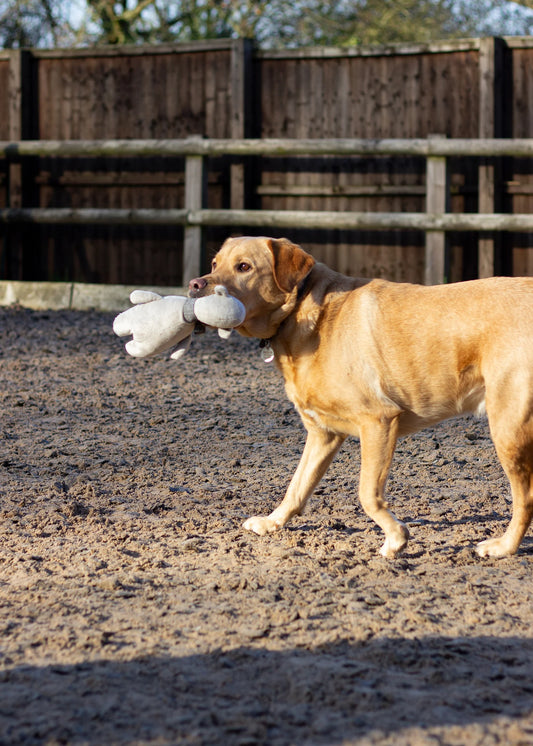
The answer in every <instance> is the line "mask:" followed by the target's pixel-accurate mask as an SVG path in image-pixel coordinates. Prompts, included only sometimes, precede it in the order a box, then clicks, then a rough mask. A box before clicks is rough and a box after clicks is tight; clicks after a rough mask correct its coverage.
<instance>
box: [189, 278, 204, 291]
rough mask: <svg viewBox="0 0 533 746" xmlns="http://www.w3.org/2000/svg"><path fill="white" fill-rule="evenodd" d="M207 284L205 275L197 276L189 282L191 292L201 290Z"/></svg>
mask: <svg viewBox="0 0 533 746" xmlns="http://www.w3.org/2000/svg"><path fill="white" fill-rule="evenodd" d="M206 285H207V280H204V278H203V277H195V278H194V280H191V281H190V282H189V292H191V293H197V292H198V291H199V290H203V289H204V288H205V287H206Z"/></svg>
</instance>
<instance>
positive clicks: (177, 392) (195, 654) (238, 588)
mask: <svg viewBox="0 0 533 746" xmlns="http://www.w3.org/2000/svg"><path fill="white" fill-rule="evenodd" d="M111 321H112V316H110V315H109V314H102V313H81V312H46V313H43V312H32V311H28V310H23V309H5V308H4V309H0V341H1V345H0V397H1V402H2V410H1V412H2V413H1V415H0V423H1V428H2V454H1V458H2V464H1V470H0V535H1V540H0V744H24V745H25V746H26V745H27V746H32V745H34V744H43V745H44V744H46V745H48V746H52V744H54V745H55V744H76V746H81V745H82V744H89V745H90V746H101V745H102V744H104V745H107V744H110V745H111V744H132V745H133V744H154V745H158V746H159V745H162V744H209V745H210V746H218V745H219V744H220V745H222V744H224V745H225V746H226V745H227V744H230V745H232V744H272V745H273V746H281V745H286V744H287V745H288V744H317V745H319V744H326V745H330V746H334V745H337V744H339V745H340V744H382V745H390V746H402V745H403V744H458V745H462V744H468V746H476V745H479V746H490V745H491V744H505V745H508V744H522V745H524V744H533V578H532V569H533V540H532V538H531V531H530V533H529V538H527V539H526V540H525V542H524V545H523V547H522V549H521V551H520V553H519V554H518V555H517V556H515V557H512V558H509V559H504V560H490V559H485V560H481V559H479V558H477V557H476V556H475V555H474V553H473V547H474V545H475V543H476V542H477V541H479V540H481V539H483V538H486V537H488V536H491V535H493V534H494V533H495V532H502V531H503V529H504V527H505V525H506V522H507V520H508V517H509V514H510V505H509V490H508V485H507V482H506V479H505V478H504V475H503V473H502V471H501V469H500V467H499V464H498V462H497V460H496V457H495V453H494V450H493V447H492V443H491V441H490V438H489V436H488V430H487V426H486V423H485V422H484V421H482V420H474V419H471V418H470V419H462V420H456V421H453V422H451V423H447V424H445V425H442V426H440V427H439V428H435V429H434V430H428V431H425V432H424V433H419V434H417V435H416V436H413V437H410V438H407V439H405V440H403V441H401V442H400V444H399V448H398V452H397V455H396V459H395V463H394V467H393V471H392V474H391V478H390V482H389V494H390V498H391V502H392V503H393V506H394V509H395V511H396V513H397V514H398V516H399V517H401V518H402V519H403V520H404V521H406V522H407V523H408V525H409V527H410V531H411V536H412V539H411V542H410V544H409V548H408V550H407V552H406V553H405V555H404V556H403V557H402V558H400V559H398V560H395V561H388V560H385V559H383V558H381V557H380V556H379V555H378V549H379V546H380V544H381V537H380V535H379V533H378V531H377V530H376V528H375V527H374V526H373V525H372V524H371V523H370V522H369V520H368V519H367V518H366V517H365V516H364V514H363V513H362V511H361V509H360V507H359V505H358V503H357V500H356V498H355V493H356V488H357V478H358V469H359V445H358V443H357V442H356V441H351V442H348V443H347V444H345V446H344V447H343V450H342V451H341V453H340V455H339V457H338V458H337V460H336V461H335V463H334V464H333V466H332V467H331V469H330V471H329V472H328V474H327V475H326V477H325V479H324V481H323V482H322V484H321V485H320V487H319V489H318V491H317V494H316V496H315V497H314V498H313V500H312V501H311V506H310V509H309V510H308V511H307V513H306V514H305V515H303V516H301V517H300V518H298V519H295V520H294V522H293V523H292V524H291V525H290V526H289V527H287V528H285V529H284V530H283V531H282V532H280V533H278V534H276V535H271V536H267V537H263V538H259V537H257V536H255V535H252V534H248V533H246V532H245V531H244V530H243V529H242V528H241V524H242V522H243V520H244V519H245V518H246V517H247V516H249V515H252V514H255V513H263V512H265V511H270V510H271V509H272V507H274V505H276V503H277V502H278V501H279V499H280V498H281V496H282V495H283V492H284V490H285V488H286V486H287V484H288V481H289V479H290V476H291V474H292V472H293V470H294V468H295V466H296V464H297V462H298V458H299V454H300V452H301V449H302V446H303V442H304V432H303V428H302V426H301V424H300V422H299V419H298V417H297V415H296V413H295V412H294V411H293V409H292V408H291V406H290V405H289V403H288V402H287V400H286V399H285V396H284V392H283V386H282V383H281V380H280V377H279V374H278V373H277V371H276V370H275V368H274V366H272V365H265V364H264V363H263V362H262V361H261V359H260V356H259V349H258V346H257V343H255V342H253V341H247V340H243V339H241V338H239V337H237V336H232V338H231V339H230V340H229V341H228V342H222V341H221V340H219V339H218V337H217V336H216V335H215V334H214V333H208V334H206V335H205V336H202V337H198V338H197V339H195V342H194V345H193V348H192V349H191V351H190V353H189V354H188V355H187V356H186V357H185V358H184V359H183V361H181V362H179V363H176V362H173V361H170V360H168V359H165V358H163V357H161V358H157V359H152V360H143V361H139V360H133V359H131V358H129V357H128V356H127V355H126V354H125V353H124V351H123V342H122V341H121V340H118V339H117V338H115V337H114V336H113V334H112V332H111Z"/></svg>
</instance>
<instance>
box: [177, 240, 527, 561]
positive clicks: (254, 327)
mask: <svg viewBox="0 0 533 746" xmlns="http://www.w3.org/2000/svg"><path fill="white" fill-rule="evenodd" d="M216 285H225V286H226V288H227V289H228V291H229V292H230V293H231V295H234V296H235V297H237V298H239V300H241V301H242V303H243V304H244V306H245V307H246V311H247V313H246V318H245V320H244V322H243V324H242V326H240V327H239V328H238V331H239V332H240V333H241V334H243V335H244V336H247V337H258V338H259V339H262V340H265V341H267V343H268V344H269V345H270V346H271V348H272V351H273V354H274V356H275V360H276V363H277V365H278V367H279V369H280V370H281V372H282V374H283V377H284V379H285V388H286V391H287V395H288V397H289V399H290V400H291V401H292V402H293V403H294V405H295V406H296V409H297V410H298V412H299V414H300V416H301V418H302V420H303V423H304V425H305V427H306V430H307V442H306V444H305V449H304V452H303V455H302V458H301V461H300V464H299V466H298V468H297V470H296V472H295V474H294V476H293V478H292V481H291V483H290V485H289V488H288V490H287V494H286V495H285V498H284V499H283V501H282V502H281V504H280V505H279V506H278V507H277V508H276V509H275V510H274V511H273V512H272V513H271V514H270V515H268V516H256V517H253V518H249V519H248V520H247V521H246V523H245V524H244V527H245V528H246V529H249V530H250V531H255V532H256V533H257V534H260V535H263V534H266V533H269V532H271V531H276V530H277V529H279V528H281V527H282V526H284V525H285V524H286V523H287V521H289V520H290V518H292V516H294V515H296V514H299V513H301V511H302V510H303V508H304V506H305V504H306V502H307V500H308V498H309V496H310V495H311V493H312V492H313V490H314V488H315V487H316V486H317V484H318V482H319V481H320V479H321V478H322V476H323V475H324V473H325V471H326V469H327V468H328V466H329V464H330V463H331V461H332V460H333V458H334V456H335V454H336V453H337V451H338V450H339V448H340V446H341V444H342V443H343V441H344V440H345V438H346V437H347V436H348V435H354V436H356V437H358V438H359V439H360V442H361V474H360V483H359V498H360V500H361V504H362V506H363V508H364V510H365V512H366V513H367V514H368V515H369V516H370V517H371V518H373V519H374V521H375V522H376V523H377V524H378V526H380V527H381V529H382V530H383V532H384V534H385V543H384V544H383V547H382V548H381V553H382V554H383V555H384V556H385V557H395V556H396V555H397V554H398V553H399V552H401V551H402V549H404V547H405V545H406V544H407V540H408V537H409V533H408V531H407V528H406V526H405V525H404V524H403V523H402V522H401V521H399V520H398V519H397V518H396V517H395V516H394V515H393V514H392V513H391V511H390V510H389V508H388V505H387V502H386V500H385V497H384V490H385V482H386V479H387V474H388V472H389V468H390V465H391V460H392V456H393V453H394V448H395V445H396V441H397V438H398V437H399V436H401V435H405V434H406V433H412V432H415V431H417V430H420V429H422V428H424V427H427V426H429V425H433V424H435V423H437V422H439V421H441V420H444V419H446V418H448V417H453V416H454V415H458V414H460V413H462V412H477V413H483V412H485V411H486V413H487V415H488V418H489V423H490V431H491V434H492V438H493V441H494V444H495V446H496V450H497V453H498V456H499V459H500V461H501V463H502V466H503V468H504V470H505V472H506V474H507V476H508V478H509V481H510V483H511V489H512V496H513V514H512V520H511V522H510V524H509V526H508V528H507V530H506V532H505V533H504V534H503V536H501V537H498V538H493V539H488V540H487V541H483V542H481V543H480V544H479V545H478V547H477V552H478V554H479V555H481V556H482V557H502V556H504V555H509V554H513V553H514V552H516V551H517V549H518V547H519V545H520V542H521V541H522V538H523V537H524V534H525V532H526V531H527V529H528V526H529V524H530V522H531V518H532V516H533V476H532V475H533V278H504V277H498V278H491V279H488V280H475V281H472V282H463V283H457V284H451V285H441V286H433V287H423V286H419V285H409V284H399V283H392V282H386V281H383V280H373V281H365V280H357V279H352V278H349V277H345V276H344V275H341V274H338V273H337V272H334V271H332V270H331V269H329V268H328V267H326V266H325V265H323V264H319V263H317V262H315V260H314V259H313V257H312V256H310V254H308V253H306V252H305V251H303V249H301V248H300V247H299V246H297V245H295V244H293V243H291V242H290V241H288V240H287V239H284V238H283V239H273V238H248V237H243V238H230V239H228V240H227V241H226V242H225V243H224V245H223V246H222V248H221V249H220V251H219V252H218V254H217V255H216V256H215V258H214V260H213V264H212V269H211V272H210V273H209V274H207V275H204V276H203V277H199V278H196V279H194V280H191V283H190V286H189V292H190V294H191V295H192V296H202V295H207V294H210V293H212V292H213V291H214V288H215V286H216Z"/></svg>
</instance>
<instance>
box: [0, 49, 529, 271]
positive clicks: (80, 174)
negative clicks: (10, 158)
mask: <svg viewBox="0 0 533 746" xmlns="http://www.w3.org/2000/svg"><path fill="white" fill-rule="evenodd" d="M17 54H19V55H22V56H21V57H20V59H19V62H20V61H21V60H22V61H23V63H24V64H20V65H19V67H18V68H17V65H16V64H15V63H16V62H17ZM532 63H533V39H514V38H508V39H505V40H495V39H487V40H479V39H477V40H476V39H474V40H467V41H460V42H451V43H438V44H432V45H410V46H403V47H391V48H383V49H376V48H374V49H370V48H369V49H365V48H363V49H360V48H356V49H348V50H347V49H308V50H289V51H269V52H261V51H258V50H256V51H255V52H254V53H253V54H252V47H251V45H250V44H248V43H247V42H243V41H230V40H220V41H213V42H206V43H195V44H185V45H183V44H180V45H168V46H165V45H162V46H157V47H122V48H113V49H98V50H95V49H85V50H55V51H33V52H31V53H30V52H23V53H16V52H13V53H12V52H2V53H0V138H2V137H3V138H4V139H7V138H11V139H16V137H15V133H16V132H19V136H20V137H22V138H25V139H27V138H30V137H33V138H41V139H91V140H92V139H99V138H102V139H114V138H182V137H187V136H189V135H198V134H199V135H205V136H207V137H210V138H232V139H238V138H241V137H268V138H272V137H290V138H328V137H334V138H339V137H349V138H352V137H363V138H406V137H407V138H414V137H423V138H425V137H427V136H428V135H432V134H441V135H445V136H447V137H449V138H458V137H461V138H477V137H487V138H488V137H501V136H506V137H507V136H514V137H532V136H533V103H532V102H533V64H532ZM10 66H11V67H10ZM16 69H19V71H23V73H22V80H21V91H20V92H19V93H20V99H19V100H15V99H13V91H14V89H13V75H11V77H10V70H11V73H13V71H16ZM502 81H503V82H502ZM16 95H19V94H16ZM17 106H18V107H19V110H20V112H25V114H24V116H23V115H22V114H21V116H20V117H19V119H20V121H18V122H15V121H14V118H13V111H16V110H17ZM28 112H29V113H30V115H31V116H29V117H28V116H27V114H28ZM500 112H502V114H501V115H500ZM23 119H24V121H22V120H23ZM2 133H3V134H2ZM17 137H18V136H17ZM497 167H499V164H497V163H496V162H495V160H494V159H493V158H489V159H485V160H482V159H480V160H479V162H477V161H476V160H475V159H471V158H470V159H466V160H464V159H460V158H452V159H450V184H451V195H450V209H451V210H452V211H453V212H477V211H478V209H479V205H480V204H481V202H483V204H484V205H485V207H484V209H483V210H482V211H483V212H485V211H490V204H489V203H492V204H494V205H496V204H497V203H498V201H502V202H503V207H504V208H507V209H509V210H510V211H513V212H533V162H529V161H527V160H516V162H513V161H512V160H511V159H507V160H506V161H505V163H504V171H503V173H504V176H503V177H498V176H497ZM25 168H26V166H25ZM0 169H4V170H3V171H2V170H0V205H1V204H11V205H12V206H13V205H15V204H16V202H17V200H18V201H19V202H20V204H21V205H22V206H41V207H52V206H63V207H67V206H80V207H81V206H83V207H89V206H95V207H98V206H101V207H124V208H127V207H145V208H150V207H153V208H168V207H178V208H180V207H182V206H183V204H184V178H185V175H184V170H185V167H184V158H179V157H171V158H165V159H163V158H157V157H153V158H128V159H118V158H115V159H113V158H100V159H96V160H94V159H86V160H84V159H82V158H71V159H55V158H37V157H36V158H35V159H33V160H32V161H28V164H27V172H26V173H24V175H23V176H22V171H21V170H20V167H19V166H18V165H17V164H11V166H9V167H7V166H5V165H4V164H2V165H1V166H0ZM6 169H7V170H6ZM17 169H18V170H17ZM10 174H11V175H12V176H13V179H12V186H13V187H14V188H13V189H12V191H11V195H10V196H9V195H8V194H7V183H8V181H9V178H8V177H9V175H10ZM17 174H19V176H20V179H19V182H20V183H19V184H18V187H17ZM208 181H209V188H208V190H207V195H208V204H207V205H206V206H208V207H212V208H227V207H233V208H239V207H242V208H255V209H258V208H264V209H271V210H286V209H298V210H337V211H339V212H342V211H346V210H348V211H368V212H371V211H381V212H395V211H401V212H422V211H424V209H425V200H426V193H425V192H426V190H425V159H423V158H417V157H401V158H398V157H395V158H393V157H388V156H380V157H356V158H343V157H340V156H324V157H308V156H300V157H286V158H271V157H270V158H268V157H266V158H260V157H254V158H253V159H248V160H247V159H241V158H240V157H236V156H234V157H232V158H227V157H217V158H211V159H210V160H209V172H208ZM22 182H24V189H22V187H21V185H22ZM15 187H16V188H19V187H20V189H19V192H18V195H17V191H16V188H15ZM480 190H481V191H480ZM492 195H494V199H492ZM478 200H479V204H478ZM2 201H3V202H2ZM487 205H488V206H487ZM248 229H250V228H248ZM248 229H247V227H246V226H233V227H232V230H231V232H232V233H239V232H243V231H246V230H248ZM0 230H1V231H2V235H0V238H2V236H3V237H4V238H5V237H6V235H7V231H10V235H9V236H8V238H9V241H5V240H4V248H3V249H2V255H1V260H0V273H2V274H3V275H6V274H9V273H11V274H12V275H16V277H14V279H17V278H22V277H24V278H26V279H71V280H92V281H102V282H128V283H144V282H148V283H153V284H165V283H169V284H176V283H177V282H178V281H179V279H180V278H181V273H182V267H183V243H184V241H183V230H182V229H181V228H176V227H170V226H169V227H167V226H150V227H148V226H143V227H141V226H113V227H111V226H110V227H109V228H106V227H105V226H98V227H97V226H92V227H91V226H86V227H82V226H77V227H74V226H53V227H52V226H46V227H45V226H39V227H33V228H30V229H29V231H28V229H26V228H22V227H19V226H12V227H11V228H6V227H0ZM250 230H254V232H257V229H256V228H252V229H250ZM24 231H25V232H24ZM36 232H37V233H38V236H37V238H38V240H36ZM227 232H229V231H228V230H227V229H222V228H208V229H205V231H204V235H205V237H206V252H212V251H214V250H215V249H216V247H217V245H218V243H219V242H220V240H222V238H224V236H225V235H226V234H227ZM291 237H292V238H293V239H295V240H297V241H300V242H302V243H303V244H305V245H306V247H307V248H309V249H310V250H311V251H312V252H313V253H314V254H315V256H316V257H317V258H318V259H322V260H325V261H326V262H328V263H329V264H330V265H331V266H333V267H334V268H337V269H339V270H341V271H343V272H346V273H348V274H352V275H359V274H364V275H371V276H382V277H388V278H391V279H397V280H413V281H423V278H424V238H423V235H422V234H421V233H418V232H415V231H384V232H380V231H348V230H345V231H339V230H311V229H307V230H295V231H291ZM17 241H18V248H17V249H16V250H15V248H13V247H15V244H16V242H17ZM482 243H483V246H484V248H483V250H481V243H479V251H478V238H477V236H476V235H475V234H473V233H468V234H464V233H463V234H459V233H450V234H448V235H447V244H448V249H449V267H448V277H449V278H450V279H453V280H458V279H463V278H467V277H472V276H475V275H476V274H477V272H478V266H479V267H481V261H482V262H483V267H485V270H484V271H487V270H486V268H487V267H488V268H489V269H490V266H491V264H490V262H491V261H492V259H493V258H494V256H495V253H494V246H495V243H494V241H492V240H491V239H490V237H486V236H485V238H484V239H483V242H482ZM501 243H502V248H501V257H504V259H505V258H507V259H506V260H505V261H504V262H503V263H502V264H501V267H502V266H503V267H504V268H505V269H506V270H507V271H514V273H518V274H533V241H532V239H531V237H530V236H529V234H528V235H525V234H507V235H506V236H504V237H503V238H502V241H501ZM8 245H9V247H10V248H9V252H8V251H7V250H6V248H5V247H6V246H8ZM24 247H26V248H24ZM17 252H18V253H17ZM21 252H22V253H21ZM478 255H479V258H480V262H479V263H478ZM6 257H7V259H6ZM501 257H500V258H501ZM511 258H512V261H511ZM501 267H500V268H501Z"/></svg>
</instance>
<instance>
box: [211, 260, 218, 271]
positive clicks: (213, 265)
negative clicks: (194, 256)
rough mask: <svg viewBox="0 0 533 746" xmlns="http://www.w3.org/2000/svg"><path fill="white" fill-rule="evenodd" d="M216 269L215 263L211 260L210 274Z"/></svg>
mask: <svg viewBox="0 0 533 746" xmlns="http://www.w3.org/2000/svg"><path fill="white" fill-rule="evenodd" d="M216 268H217V263H216V261H215V260H214V259H213V261H212V262H211V272H214V271H215V269H216Z"/></svg>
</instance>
